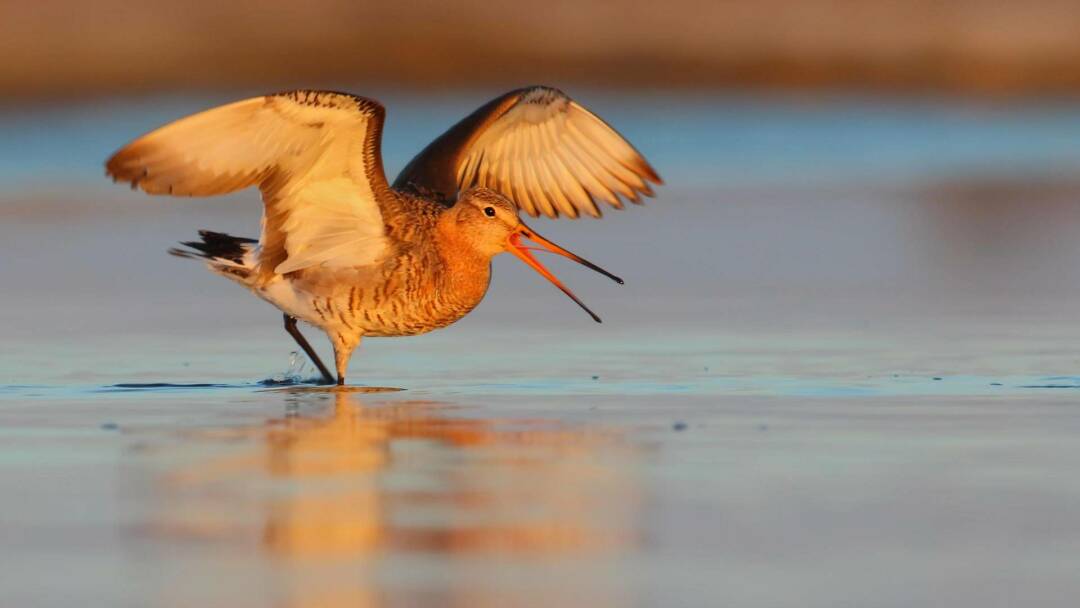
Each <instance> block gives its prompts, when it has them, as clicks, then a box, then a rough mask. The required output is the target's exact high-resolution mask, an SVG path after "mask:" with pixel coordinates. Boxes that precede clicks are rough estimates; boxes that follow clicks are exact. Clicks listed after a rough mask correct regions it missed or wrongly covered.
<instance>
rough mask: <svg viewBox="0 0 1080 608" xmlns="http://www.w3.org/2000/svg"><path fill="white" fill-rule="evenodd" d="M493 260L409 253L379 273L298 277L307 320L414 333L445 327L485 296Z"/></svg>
mask: <svg viewBox="0 0 1080 608" xmlns="http://www.w3.org/2000/svg"><path fill="white" fill-rule="evenodd" d="M490 278H491V270H490V263H484V264H469V265H465V264H458V265H452V266H451V265H446V264H443V263H441V261H440V260H439V259H438V258H437V257H436V256H431V255H421V254H415V253H405V254H402V255H400V256H398V257H397V258H396V259H393V260H389V261H388V262H387V263H385V264H384V265H383V267H382V268H380V269H378V271H377V272H352V271H340V272H336V273H318V274H316V273H309V274H308V276H307V277H305V279H306V280H300V281H297V283H296V286H295V288H296V289H297V290H298V291H300V292H302V294H301V295H300V298H299V299H301V300H305V301H308V302H310V307H309V308H310V314H308V315H304V316H303V318H304V320H306V321H308V322H310V323H312V324H314V325H316V326H318V327H321V328H323V329H324V330H329V331H340V332H345V333H357V334H361V335H365V336H410V335H417V334H422V333H426V332H429V331H432V330H434V329H439V328H442V327H446V326H447V325H450V324H451V323H453V322H455V321H457V320H459V319H461V318H462V317H464V316H465V315H466V314H468V313H469V311H471V310H472V309H473V308H475V307H476V305H477V304H479V303H480V301H481V300H482V299H483V298H484V294H485V293H487V288H488V284H489V282H490Z"/></svg>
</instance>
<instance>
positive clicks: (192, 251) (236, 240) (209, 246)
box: [169, 230, 259, 283]
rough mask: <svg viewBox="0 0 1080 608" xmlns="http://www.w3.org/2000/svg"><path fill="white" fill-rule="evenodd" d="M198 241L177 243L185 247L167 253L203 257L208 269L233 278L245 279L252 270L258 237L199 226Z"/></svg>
mask: <svg viewBox="0 0 1080 608" xmlns="http://www.w3.org/2000/svg"><path fill="white" fill-rule="evenodd" d="M199 238H201V239H202V240H201V241H185V242H182V243H180V244H181V245H183V246H184V247H188V249H181V248H179V247H173V248H171V249H169V253H170V254H172V255H175V256H177V257H181V258H189V259H193V260H206V265H207V267H208V268H210V270H212V271H214V272H216V273H218V274H221V275H224V276H226V277H228V278H230V279H233V280H235V281H239V282H241V283H247V282H248V280H250V278H251V276H252V273H254V271H255V248H256V246H257V245H258V243H259V242H258V241H256V240H255V239H246V238H244V237H239V236H232V235H231V234H225V233H222V232H213V231H210V230H200V231H199Z"/></svg>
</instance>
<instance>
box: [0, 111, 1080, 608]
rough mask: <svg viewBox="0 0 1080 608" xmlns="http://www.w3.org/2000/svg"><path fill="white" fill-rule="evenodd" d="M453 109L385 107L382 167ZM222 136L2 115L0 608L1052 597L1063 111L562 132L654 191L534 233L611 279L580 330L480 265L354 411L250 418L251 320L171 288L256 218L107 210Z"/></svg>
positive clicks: (251, 204) (271, 342) (1061, 406)
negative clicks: (110, 169)
mask: <svg viewBox="0 0 1080 608" xmlns="http://www.w3.org/2000/svg"><path fill="white" fill-rule="evenodd" d="M384 97H386V96H384ZM481 97H482V96H477V99H467V98H464V97H462V98H460V99H459V98H456V97H455V98H452V99H447V100H441V102H440V103H439V104H437V105H426V104H425V103H423V102H421V101H418V100H415V99H410V98H408V97H407V96H404V95H401V94H397V95H391V96H389V98H387V99H386V101H388V105H389V106H390V108H391V115H390V116H391V122H390V124H389V125H388V131H387V137H388V138H389V139H388V154H387V157H388V166H390V167H391V168H393V167H400V166H401V165H402V164H403V162H404V160H405V159H406V158H407V156H408V154H409V152H410V151H411V150H415V149H417V148H418V147H419V146H420V145H421V144H422V143H423V141H424V140H425V138H426V137H428V136H429V135H431V134H433V133H434V132H435V131H437V130H438V128H439V126H440V125H445V124H447V123H448V122H449V121H451V120H452V119H453V117H454V116H455V115H459V114H461V113H463V112H464V111H466V109H468V108H469V107H470V106H471V105H475V102H476V101H477V100H478V99H480V98H481ZM216 101H219V100H218V99H216V98H215V99H214V100H201V101H200V100H185V99H167V100H162V99H152V100H126V101H121V102H112V101H108V102H106V101H103V102H99V103H95V104H92V105H87V106H77V107H62V108H56V109H53V110H49V111H47V112H43V113H42V112H36V113H35V112H26V111H21V110H16V109H10V110H7V111H5V112H4V113H3V114H2V115H0V135H2V136H0V142H3V143H0V159H2V161H3V162H2V165H0V167H2V170H0V175H3V177H4V180H5V183H7V184H8V188H7V189H6V190H5V192H4V193H3V194H2V195H0V214H2V215H0V217H2V218H3V221H2V222H0V284H3V285H4V286H5V292H4V294H3V306H2V307H0V344H2V346H0V496H3V497H4V498H3V506H4V508H3V509H0V605H3V606H9V605H10V606H23V605H35V606H66V605H70V604H72V603H74V602H76V601H77V602H79V603H80V604H83V605H90V606H99V605H100V606H143V605H160V606H188V605H197V604H201V605H234V606H266V605H273V606H334V605H349V606H355V605H372V606H379V605H390V606H399V605H416V604H421V603H426V604H434V605H445V604H461V605H468V606H475V605H480V606H482V605H500V606H501V605H538V606H539V605H546V606H551V605H558V606H563V605H589V606H596V605H686V606H699V605H718V604H723V605H739V606H776V605H791V604H797V605H801V606H823V607H824V606H837V605H852V606H866V605H873V606H910V605H924V604H950V605H958V606H1007V605H1016V604H1018V603H1024V604H1036V605H1042V606H1048V605H1061V606H1069V605H1072V604H1073V599H1074V598H1075V597H1076V596H1077V593H1080V583H1078V582H1077V579H1076V577H1075V572H1076V570H1077V568H1078V567H1080V517H1077V514H1076V509H1075V505H1076V504H1077V499H1078V498H1080V496H1078V494H1080V485H1078V484H1077V483H1076V482H1075V481H1074V480H1073V478H1074V477H1075V475H1074V471H1075V470H1076V469H1077V465H1078V464H1080V442H1077V441H1076V437H1077V431H1078V430H1080V409H1078V408H1077V405H1076V404H1077V402H1078V398H1080V348H1078V347H1077V344H1080V340H1078V338H1080V311H1078V309H1077V306H1076V305H1075V303H1076V302H1080V281H1077V280H1076V279H1077V278H1078V274H1077V270H1076V265H1075V260H1076V259H1078V257H1080V244H1078V243H1077V240H1076V239H1075V238H1074V235H1076V234H1078V233H1080V208H1078V203H1080V182H1078V181H1077V180H1075V176H1076V175H1080V171H1078V169H1080V143H1077V142H1080V109H1075V108H1074V107H1072V106H1070V105H1069V104H1068V103H1065V102H1052V103H1051V102H1046V103H1031V104H1025V105H1010V106H1000V105H998V106H995V105H987V104H971V103H963V102H958V101H949V100H934V99H899V100H898V99H866V98H851V97H845V98H832V99H813V100H802V101H793V100H789V99H770V98H742V97H728V98H717V99H710V98H704V97H703V98H694V99H679V98H675V97H671V96H664V95H653V96H639V97H633V98H629V99H628V98H625V97H617V96H611V95H601V94H592V98H588V97H586V101H588V102H589V103H590V104H591V105H593V106H594V107H595V108H596V109H597V110H598V111H600V112H601V113H602V114H603V115H604V116H605V117H606V118H608V119H609V120H610V121H611V122H612V123H613V124H615V126H616V127H619V128H620V129H622V130H623V131H624V132H625V133H627V134H628V135H629V136H630V137H631V139H633V140H634V141H635V143H637V144H638V145H639V147H640V148H641V149H642V151H643V152H645V153H646V155H647V156H649V157H650V159H652V160H653V161H654V162H655V164H656V165H657V166H658V168H659V169H660V170H661V173H662V174H664V176H665V177H666V178H667V179H668V181H669V184H670V185H669V186H666V187H665V188H663V189H662V190H661V191H660V192H661V196H660V197H659V198H658V199H657V200H656V201H654V202H652V203H650V204H649V205H648V206H646V207H643V208H635V209H632V210H628V211H626V212H621V213H620V212H613V213H610V214H608V217H606V218H605V219H604V220H603V221H602V222H593V221H581V222H574V223H565V222H545V221H539V220H538V221H536V222H535V225H536V226H537V227H538V228H539V229H540V231H541V232H543V233H544V234H545V235H547V236H549V237H550V238H552V239H553V240H555V241H556V242H560V243H561V244H564V245H566V246H567V247H568V248H570V249H571V250H574V251H576V252H579V253H581V254H582V255H584V256H585V257H587V258H590V259H593V260H594V261H596V262H598V263H600V264H602V265H604V266H605V267H608V268H610V269H611V270H613V271H615V272H616V273H617V274H621V275H622V276H624V278H626V279H627V284H626V285H625V286H622V287H619V286H616V285H613V284H610V283H609V282H606V281H604V280H603V279H602V278H600V277H596V276H594V275H590V274H589V273H588V272H587V271H583V270H579V269H577V268H574V267H572V266H571V265H569V264H560V263H559V262H558V261H556V262H554V263H553V267H554V268H555V270H556V272H557V273H558V274H559V275H560V276H562V277H563V278H564V279H565V280H566V281H567V282H568V283H570V284H571V286H572V287H574V288H575V290H576V291H577V292H578V293H579V295H581V296H582V297H583V299H584V300H585V301H586V302H588V303H589V304H590V306H591V307H592V308H594V309H595V310H597V312H599V313H600V314H601V316H602V317H604V324H602V325H595V324H593V323H592V322H591V321H590V320H589V319H588V317H586V316H585V315H584V314H583V313H581V311H580V310H578V309H577V308H576V307H574V305H573V304H572V303H570V302H569V301H566V300H565V298H563V296H562V295H561V294H559V293H558V292H557V291H555V290H553V289H551V288H550V287H549V286H547V285H546V284H544V283H543V282H542V280H540V279H539V278H537V277H535V276H534V275H532V274H531V273H530V272H529V271H528V270H527V269H526V268H524V267H522V266H521V265H520V264H518V263H517V262H516V260H498V261H497V263H496V278H495V280H494V283H493V286H492V290H491V292H490V293H489V295H488V297H487V299H486V300H485V301H484V303H483V304H482V305H481V306H480V307H479V308H478V309H477V310H476V311H475V312H474V313H473V314H471V315H470V316H469V317H467V318H466V319H465V320H463V321H462V322H460V323H458V324H456V325H454V326H452V327H450V328H448V329H446V330H443V331H439V332H435V333H433V334H430V335H426V336H421V337H416V338H410V339H405V340H369V341H366V342H365V343H364V344H363V345H362V346H361V348H360V350H359V351H358V353H357V356H356V358H355V359H354V362H353V366H352V369H351V380H352V381H354V382H357V383H360V384H367V385H374V386H388V387H401V388H406V389H407V390H405V391H401V392H379V393H357V392H334V391H325V390H298V387H289V386H273V385H272V384H273V382H278V383H280V382H289V381H294V380H296V379H300V380H302V379H304V378H305V377H307V376H309V375H311V368H310V366H305V367H301V366H300V365H299V364H298V363H297V362H296V361H293V362H290V353H291V352H292V351H293V350H294V349H295V346H294V345H293V344H292V343H291V341H290V340H289V338H288V336H286V335H285V334H284V332H283V331H282V330H281V328H280V317H279V315H278V314H277V313H276V312H275V311H274V310H273V309H271V308H269V307H268V306H267V305H265V304H263V303H261V302H258V301H256V300H254V299H253V298H251V297H250V296H248V295H247V294H244V293H242V292H240V291H239V290H237V289H236V288H235V287H234V286H233V285H231V284H229V283H227V282H225V281H222V280H220V279H219V278H217V277H214V276H211V275H209V273H206V272H205V271H204V270H202V269H201V268H200V267H199V265H197V264H192V263H191V262H187V261H183V260H176V259H174V258H170V257H168V256H166V255H164V253H163V250H164V249H165V248H166V247H168V246H170V245H171V244H172V243H174V242H175V241H178V240H181V239H185V238H188V237H189V236H190V235H192V234H193V233H194V231H195V230H196V229H197V228H202V227H209V228H214V229H220V230H226V231H233V232H236V233H239V234H253V233H254V232H255V231H256V230H257V219H258V203H257V202H256V201H255V200H254V197H253V196H251V195H250V194H249V195H246V196H236V197H229V198H227V199H225V200H213V201H169V200H162V199H157V200H151V199H148V198H146V197H144V196H142V195H138V194H136V193H129V192H127V191H126V190H124V189H120V188H112V187H110V186H109V184H107V183H99V178H98V175H99V165H98V164H97V163H99V162H100V160H101V159H103V158H104V157H105V156H106V155H107V154H108V153H109V152H110V151H111V150H112V149H114V148H115V147H117V146H118V145H120V144H122V143H123V141H124V140H126V139H127V138H129V137H130V136H132V135H135V134H136V133H138V132H139V131H141V130H143V129H146V128H149V127H152V126H154V125H155V124H157V123H158V122H161V121H163V120H167V119H168V118H170V117H173V116H176V115H178V114H181V113H183V112H186V111H190V110H194V109H197V108H199V107H202V106H204V105H206V104H207V103H211V102H216ZM443 101H444V102H445V103H443ZM658 105H659V106H662V107H664V108H666V109H668V111H667V112H664V113H660V114H659V115H658V113H657V112H656V111H655V107H656V106H658ZM608 108H612V109H610V110H609V109H608ZM395 121H397V122H395ZM65 144H67V145H65ZM307 332H308V333H309V334H311V336H312V339H313V342H314V343H315V344H316V347H317V348H318V349H320V350H321V351H322V352H324V353H325V352H327V348H326V345H325V344H324V340H322V339H321V338H319V337H317V336H315V335H314V334H313V332H312V331H311V330H310V328H308V329H307ZM267 381H272V382H267Z"/></svg>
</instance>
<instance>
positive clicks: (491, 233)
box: [447, 188, 623, 323]
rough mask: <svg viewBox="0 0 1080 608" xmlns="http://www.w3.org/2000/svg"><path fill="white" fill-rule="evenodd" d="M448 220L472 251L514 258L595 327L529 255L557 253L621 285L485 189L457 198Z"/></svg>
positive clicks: (502, 197)
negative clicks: (549, 236)
mask: <svg viewBox="0 0 1080 608" xmlns="http://www.w3.org/2000/svg"><path fill="white" fill-rule="evenodd" d="M448 216H449V217H448V218H447V219H449V220H450V221H451V222H450V223H451V225H452V230H454V232H455V233H457V234H456V236H457V237H458V238H460V239H461V240H462V241H464V242H465V243H467V244H468V246H469V247H470V248H471V249H473V250H474V251H476V252H477V253H479V254H480V255H483V256H485V257H487V258H492V257H495V256H496V255H498V254H500V253H503V252H508V253H512V254H514V255H515V256H517V257H518V258H519V259H520V260H521V261H523V262H525V263H526V264H528V265H529V266H531V267H532V268H533V270H535V271H536V272H538V273H540V274H541V275H542V276H543V277H544V278H545V279H547V280H548V281H551V283H552V284H554V285H555V286H556V287H558V288H559V289H561V290H562V291H563V293H565V294H566V295H568V296H570V298H571V299H572V300H574V302H577V304H578V306H580V307H582V308H583V309H585V312H587V313H589V315H590V316H591V317H592V318H593V320H595V321H596V322H597V323H599V322H600V317H598V316H596V314H595V313H593V311H591V310H589V308H588V307H587V306H585V304H583V303H582V302H581V300H579V299H578V297H577V296H575V295H574V294H573V292H571V291H570V290H569V289H568V288H567V287H566V286H565V285H563V284H562V282H561V281H559V279H558V278H556V277H555V275H553V274H552V273H551V271H549V270H548V269H547V268H545V267H544V266H543V265H542V264H541V263H540V262H538V261H537V260H536V258H534V257H533V255H532V253H531V251H550V252H552V253H557V254H559V255H561V256H563V257H565V258H569V259H571V260H574V261H575V262H577V263H578V264H581V265H582V266H585V267H587V268H591V269H592V270H595V271H596V272H599V273H600V274H602V275H604V276H606V277H608V278H610V279H611V280H613V281H615V282H617V283H619V284H620V285H621V284H622V282H623V280H622V279H620V278H619V277H617V276H615V275H613V274H611V273H610V272H608V271H606V270H604V269H603V268H600V267H599V266H597V265H596V264H593V263H592V262H590V261H588V260H586V259H584V258H582V257H580V256H577V255H575V254H573V253H570V252H569V251H567V250H565V249H563V248H562V247H559V246H558V245H556V244H555V243H552V242H551V241H549V240H547V239H545V238H543V237H542V236H540V235H539V234H537V233H536V231H535V230H533V229H532V228H529V227H528V226H526V225H525V222H523V221H521V218H520V217H518V208H517V205H515V204H514V203H513V202H512V201H511V200H510V199H508V198H506V197H505V196H503V195H501V194H499V193H498V192H496V191H494V190H491V189H488V188H470V189H469V190H466V191H465V192H463V193H462V194H461V196H459V197H458V200H457V203H455V204H454V207H453V208H452V209H450V212H449V214H448ZM523 240H528V241H532V242H533V243H536V244H537V245H539V246H540V247H531V246H529V245H528V244H527V243H525V242H523ZM541 248H542V249H541Z"/></svg>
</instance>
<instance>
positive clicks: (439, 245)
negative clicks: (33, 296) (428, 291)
mask: <svg viewBox="0 0 1080 608" xmlns="http://www.w3.org/2000/svg"><path fill="white" fill-rule="evenodd" d="M448 216H449V214H444V216H443V217H441V218H439V222H438V223H437V224H436V226H435V250H436V251H437V252H438V254H439V259H440V261H441V262H442V264H443V267H444V268H445V269H446V270H447V272H444V273H440V278H441V283H442V284H441V285H440V287H441V288H442V290H443V291H445V292H446V293H447V294H448V295H452V296H453V297H455V298H462V299H467V300H475V302H473V305H475V303H477V302H479V301H480V299H481V298H483V297H484V293H486V292H487V288H488V283H489V282H490V281H491V256H489V255H485V254H484V253H482V252H480V251H478V250H477V249H476V248H475V247H474V246H473V244H472V243H471V242H470V241H469V240H468V239H466V238H464V237H463V236H462V234H461V232H460V231H459V230H458V229H457V226H456V225H455V224H454V223H453V222H454V220H453V218H451V217H448Z"/></svg>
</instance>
